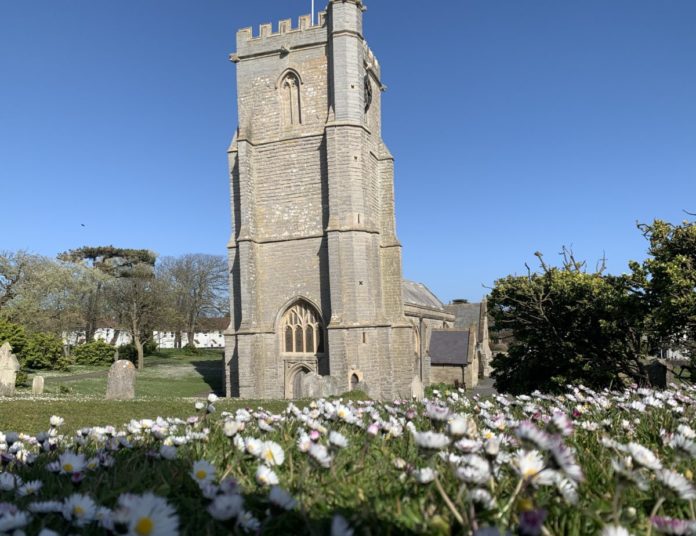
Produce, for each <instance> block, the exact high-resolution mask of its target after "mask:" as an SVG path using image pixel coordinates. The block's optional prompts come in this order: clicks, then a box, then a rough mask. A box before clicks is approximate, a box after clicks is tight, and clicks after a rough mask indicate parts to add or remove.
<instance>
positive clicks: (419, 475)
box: [411, 467, 437, 484]
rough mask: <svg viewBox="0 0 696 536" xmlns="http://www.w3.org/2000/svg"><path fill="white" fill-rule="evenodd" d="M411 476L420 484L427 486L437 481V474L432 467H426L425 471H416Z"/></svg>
mask: <svg viewBox="0 0 696 536" xmlns="http://www.w3.org/2000/svg"><path fill="white" fill-rule="evenodd" d="M411 476H412V477H413V478H414V479H415V480H416V482H418V483H419V484H427V483H429V482H432V481H433V480H435V477H437V472H436V471H434V470H433V469H431V468H430V467H424V468H423V469H414V470H413V471H411Z"/></svg>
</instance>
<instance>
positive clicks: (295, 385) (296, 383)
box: [292, 367, 311, 398]
mask: <svg viewBox="0 0 696 536" xmlns="http://www.w3.org/2000/svg"><path fill="white" fill-rule="evenodd" d="M310 372H311V371H310V370H309V369H307V368H305V367H300V368H299V369H297V370H296V371H295V374H293V376H292V398H304V397H306V396H307V393H304V392H303V390H302V381H303V380H304V378H305V376H307V374H309V373H310Z"/></svg>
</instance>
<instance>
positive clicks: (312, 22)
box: [311, 0, 314, 26]
mask: <svg viewBox="0 0 696 536" xmlns="http://www.w3.org/2000/svg"><path fill="white" fill-rule="evenodd" d="M311 26H314V0H312V24H311Z"/></svg>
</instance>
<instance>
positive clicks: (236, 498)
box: [208, 493, 244, 521]
mask: <svg viewBox="0 0 696 536" xmlns="http://www.w3.org/2000/svg"><path fill="white" fill-rule="evenodd" d="M243 506H244V499H243V498H242V496H241V495H238V494H236V493H234V494H232V495H218V496H217V497H215V499H213V502H212V503H210V505H209V506H208V513H209V514H210V515H211V516H212V517H213V519H217V520H218V521H227V520H229V519H232V518H233V517H237V516H238V515H239V514H240V513H241V511H242V507H243Z"/></svg>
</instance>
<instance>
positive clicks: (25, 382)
mask: <svg viewBox="0 0 696 536" xmlns="http://www.w3.org/2000/svg"><path fill="white" fill-rule="evenodd" d="M15 387H29V374H27V373H26V372H24V371H23V370H18V371H17V377H16V378H15Z"/></svg>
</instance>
